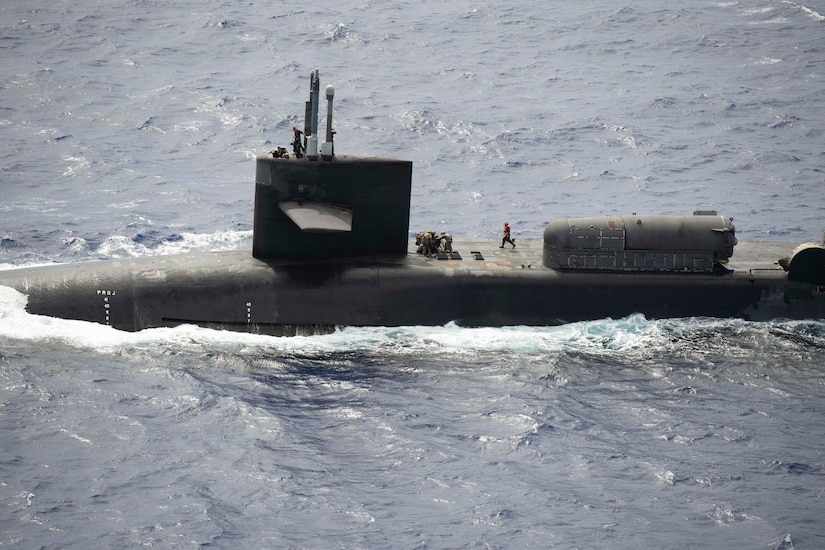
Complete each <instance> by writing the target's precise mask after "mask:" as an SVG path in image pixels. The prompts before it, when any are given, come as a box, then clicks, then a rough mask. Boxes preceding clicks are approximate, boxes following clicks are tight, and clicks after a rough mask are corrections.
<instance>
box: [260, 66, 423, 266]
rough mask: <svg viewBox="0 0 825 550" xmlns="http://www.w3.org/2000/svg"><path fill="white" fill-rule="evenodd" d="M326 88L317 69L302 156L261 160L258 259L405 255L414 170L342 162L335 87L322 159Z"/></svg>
mask: <svg viewBox="0 0 825 550" xmlns="http://www.w3.org/2000/svg"><path fill="white" fill-rule="evenodd" d="M319 88H320V81H319V78H318V70H317V69H316V70H315V71H313V72H312V74H311V78H310V98H309V100H308V101H307V104H306V109H305V114H306V121H305V125H304V137H303V144H301V145H300V147H296V148H295V151H293V153H298V154H293V155H291V156H287V155H285V154H283V153H284V150H282V149H281V150H279V151H274V152H272V153H268V154H266V155H260V156H258V158H257V159H256V170H255V219H254V234H253V238H252V255H253V256H254V257H256V258H258V259H261V260H281V259H283V260H303V259H335V258H348V257H359V256H382V255H404V254H406V253H407V241H408V239H409V218H410V192H411V189H412V162H411V161H405V160H396V159H388V158H376V157H356V156H337V155H335V151H334V146H333V137H334V134H335V131H334V130H333V128H332V100H333V96H334V93H335V90H334V88H333V87H332V86H327V88H326V98H327V128H326V140H325V141H324V142H323V143H322V144H321V150H320V154H319V152H318V135H317V134H318V100H319ZM296 139H299V136H297V135H296Z"/></svg>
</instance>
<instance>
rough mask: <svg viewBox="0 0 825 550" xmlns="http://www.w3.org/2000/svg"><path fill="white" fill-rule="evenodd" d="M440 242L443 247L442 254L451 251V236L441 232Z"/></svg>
mask: <svg viewBox="0 0 825 550" xmlns="http://www.w3.org/2000/svg"><path fill="white" fill-rule="evenodd" d="M441 242H442V244H443V246H444V252H452V251H453V236H452V235H450V234H449V233H445V232H444V231H442V232H441Z"/></svg>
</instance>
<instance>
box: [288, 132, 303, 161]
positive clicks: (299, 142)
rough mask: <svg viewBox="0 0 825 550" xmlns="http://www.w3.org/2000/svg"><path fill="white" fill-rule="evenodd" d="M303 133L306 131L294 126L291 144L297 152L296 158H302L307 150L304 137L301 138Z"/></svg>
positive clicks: (293, 150)
mask: <svg viewBox="0 0 825 550" xmlns="http://www.w3.org/2000/svg"><path fill="white" fill-rule="evenodd" d="M303 135H304V133H303V132H302V131H300V130H299V129H298V127H297V126H293V127H292V144H291V145H292V152H293V153H295V158H302V157H303V156H304V151H306V149H305V148H304V144H303V139H301V136H303Z"/></svg>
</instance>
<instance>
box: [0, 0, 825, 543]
mask: <svg viewBox="0 0 825 550" xmlns="http://www.w3.org/2000/svg"><path fill="white" fill-rule="evenodd" d="M0 15H2V17H0V29H1V30H2V32H0V189H2V191H0V263H1V264H3V266H4V267H11V266H20V265H32V264H41V263H53V262H74V261H83V260H89V259H97V258H112V257H126V256H143V255H154V254H165V253H175V252H183V251H189V250H215V249H236V248H249V247H250V246H251V229H252V198H253V178H254V175H253V172H254V160H253V159H254V157H255V155H256V154H259V153H263V152H266V151H268V150H271V149H274V148H275V146H278V145H283V146H286V145H287V143H288V142H289V141H290V137H291V131H290V128H291V127H292V125H293V124H294V123H296V122H300V121H301V120H302V116H303V103H304V100H305V99H306V97H307V92H308V75H309V72H310V71H311V70H313V69H315V68H318V69H320V72H321V79H322V85H324V86H325V85H326V84H330V83H331V84H334V85H335V86H336V100H335V126H336V130H337V135H336V150H337V151H338V152H346V153H353V154H371V155H382V156H392V157H400V158H405V159H410V160H413V161H414V163H415V165H414V175H413V213H412V219H411V224H410V230H411V232H416V231H418V230H422V229H437V230H439V231H441V230H447V231H450V232H451V233H453V234H454V235H456V236H458V237H484V238H487V237H494V236H496V235H497V234H498V230H499V227H500V225H501V222H502V221H503V220H505V219H506V220H509V222H510V224H511V225H512V226H513V230H514V232H515V234H516V236H517V237H521V238H530V237H539V236H540V235H541V231H542V230H543V228H544V225H545V224H546V223H547V222H548V221H550V220H552V219H554V218H557V217H564V216H578V215H593V214H600V213H616V214H626V213H630V212H638V213H649V214H658V213H690V212H692V211H693V210H695V209H716V210H718V211H719V212H720V213H722V214H724V215H728V216H732V217H734V218H735V223H736V226H737V231H738V233H739V237H740V239H745V240H760V239H761V240H774V241H787V242H804V241H820V240H821V239H822V232H823V230H825V223H823V219H825V199H823V193H822V184H823V174H824V173H825V172H823V161H824V160H825V138H823V122H824V121H825V117H824V116H823V114H822V112H823V111H822V108H821V106H822V104H823V102H824V101H823V100H825V40H823V37H825V4H823V3H822V1H821V0H816V1H811V2H802V3H798V2H791V1H771V0H754V1H747V2H746V1H732V2H700V1H695V0H688V1H686V2H680V3H679V4H678V6H677V5H674V6H667V5H664V4H662V3H653V2H644V1H641V0H634V1H631V2H627V3H623V4H621V5H619V4H616V3H611V2H606V1H604V0H593V1H587V2H578V3H575V2H574V3H555V2H550V3H548V2H520V3H516V2H509V3H508V2H501V1H500V2H463V1H460V2H432V1H423V2H399V1H388V2H381V3H377V2H369V1H368V0H358V1H350V0H342V1H340V2H337V3H335V5H334V6H326V5H323V4H319V5H313V4H295V3H293V4H277V3H275V4H273V3H259V2H254V1H247V2H238V1H237V0H226V1H211V2H201V3H192V2H179V1H171V2H155V1H148V0H129V1H121V2H117V3H101V2H92V1H90V0H75V1H73V2H62V1H60V2H42V1H39V0H34V1H29V2H25V3H24V2H8V3H6V4H4V5H2V6H0ZM23 304H24V297H22V296H21V295H19V294H17V293H15V292H12V291H10V290H8V289H4V288H0V430H2V435H1V436H0V442H1V443H0V502H2V505H0V546H6V547H15V548H18V547H19V548H77V547H102V548H103V547H106V548H112V547H131V546H138V545H143V546H155V547H161V548H170V547H171V548H189V547H199V546H208V547H216V548H237V547H248V548H472V547H491V548H526V547H541V548H550V547H555V548H783V549H790V548H821V547H823V546H825V529H823V527H822V518H823V517H825V475H824V474H823V446H825V444H824V443H823V441H825V425H824V424H823V414H825V323H824V322H823V321H822V320H818V321H806V322H798V321H797V322H787V321H781V320H780V321H775V322H772V323H746V322H742V321H735V320H710V319H675V320H667V321H652V320H647V319H644V318H642V317H639V316H632V317H629V318H626V319H618V320H609V319H608V320H599V321H592V322H588V323H577V324H572V325H567V326H562V327H551V328H542V327H539V328H526V327H507V328H504V329H485V328H478V329H468V328H459V327H455V326H452V325H447V326H444V327H401V328H345V329H342V330H340V331H339V332H336V333H334V334H328V335H315V336H299V337H294V338H271V337H264V336H256V335H245V334H235V333H224V332H220V331H210V330H206V329H201V328H195V327H178V328H175V329H153V330H146V331H142V332H138V333H123V332H118V331H115V330H113V329H111V328H109V327H103V326H98V325H93V324H88V323H81V322H75V321H65V320H58V319H50V318H45V317H39V316H33V315H29V314H27V313H26V312H25V310H24V309H23Z"/></svg>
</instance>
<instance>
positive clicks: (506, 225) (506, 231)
mask: <svg viewBox="0 0 825 550" xmlns="http://www.w3.org/2000/svg"><path fill="white" fill-rule="evenodd" d="M504 243H510V244H511V245H513V248H515V247H516V243H515V239H511V238H510V224H509V223H507V222H504V238H503V239H501V246H499V248H504Z"/></svg>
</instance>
